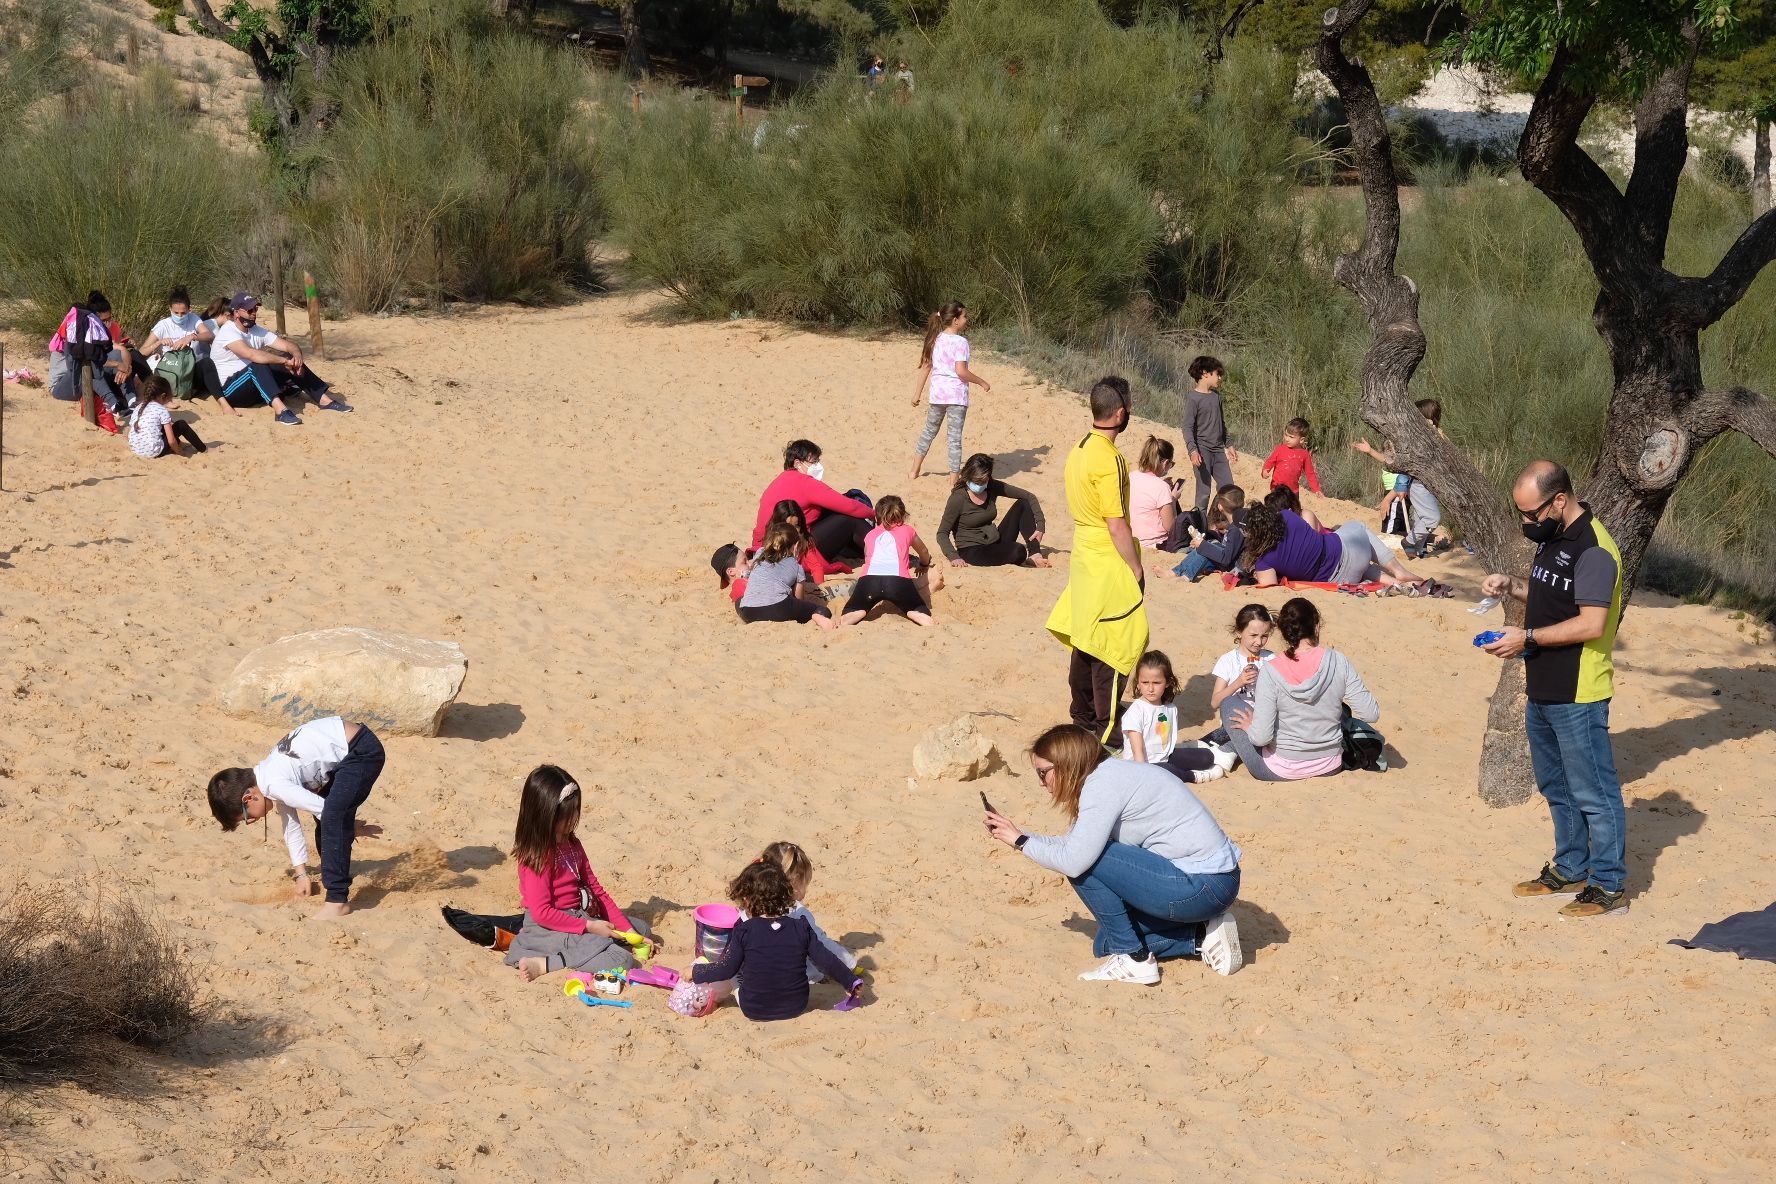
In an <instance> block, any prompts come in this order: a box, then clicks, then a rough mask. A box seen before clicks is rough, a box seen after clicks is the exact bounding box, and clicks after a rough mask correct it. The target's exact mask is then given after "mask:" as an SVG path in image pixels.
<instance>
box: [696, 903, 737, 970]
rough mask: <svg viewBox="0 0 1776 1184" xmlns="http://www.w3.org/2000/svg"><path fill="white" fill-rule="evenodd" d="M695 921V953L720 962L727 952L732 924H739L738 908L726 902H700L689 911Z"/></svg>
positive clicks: (731, 934)
mask: <svg viewBox="0 0 1776 1184" xmlns="http://www.w3.org/2000/svg"><path fill="white" fill-rule="evenodd" d="M691 917H692V919H693V920H695V921H696V922H697V953H698V954H699V955H700V956H702V957H704V958H707V959H709V960H710V961H711V962H720V961H721V960H722V955H723V954H725V953H727V952H728V939H729V938H731V937H732V936H733V935H734V926H736V925H738V924H740V910H739V909H737V908H734V907H733V906H732V905H726V904H700V905H698V906H697V907H696V908H695V909H694V910H692V912H691Z"/></svg>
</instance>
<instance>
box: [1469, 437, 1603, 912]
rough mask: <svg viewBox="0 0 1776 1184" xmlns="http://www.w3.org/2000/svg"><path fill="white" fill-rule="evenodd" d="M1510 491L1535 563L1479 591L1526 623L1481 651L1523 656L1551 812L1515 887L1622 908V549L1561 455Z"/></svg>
mask: <svg viewBox="0 0 1776 1184" xmlns="http://www.w3.org/2000/svg"><path fill="white" fill-rule="evenodd" d="M1511 496H1512V498H1513V499H1514V500H1515V501H1516V503H1517V514H1518V516H1519V518H1521V520H1522V521H1521V526H1522V528H1523V536H1524V537H1525V538H1527V539H1528V540H1529V541H1530V542H1532V543H1534V544H1535V545H1536V554H1535V562H1534V564H1533V565H1532V566H1531V567H1530V571H1529V579H1527V580H1520V579H1516V578H1515V577H1512V576H1506V575H1498V574H1493V575H1489V576H1487V577H1486V582H1485V584H1484V585H1483V587H1484V590H1485V592H1486V595H1488V596H1514V597H1516V598H1517V599H1518V600H1521V601H1523V602H1524V604H1525V606H1526V608H1525V610H1524V615H1523V624H1524V627H1523V628H1522V629H1516V628H1507V629H1506V630H1504V636H1503V637H1501V638H1500V639H1499V640H1498V641H1495V642H1493V643H1492V644H1491V645H1489V646H1487V647H1486V652H1487V653H1489V654H1493V655H1494V656H1496V657H1500V658H1515V657H1517V656H1518V655H1519V654H1521V655H1522V656H1523V663H1524V667H1523V669H1524V681H1525V684H1526V691H1527V693H1528V696H1529V702H1528V704H1527V705H1526V706H1525V708H1524V728H1525V730H1526V731H1527V732H1528V733H1529V755H1530V760H1531V762H1532V763H1533V764H1534V765H1535V778H1536V788H1538V789H1540V790H1541V791H1542V796H1544V797H1546V798H1547V799H1548V812H1549V813H1550V814H1551V815H1552V816H1553V819H1554V858H1553V859H1552V860H1551V861H1549V862H1548V863H1546V864H1544V865H1543V867H1542V874H1541V875H1539V876H1537V877H1536V878H1535V879H1533V880H1526V881H1524V882H1523V883H1521V884H1519V885H1517V888H1516V893H1517V895H1518V896H1553V895H1566V894H1572V893H1576V894H1577V895H1576V897H1575V898H1574V899H1573V900H1572V901H1571V902H1570V903H1568V904H1567V905H1566V906H1565V907H1564V908H1562V909H1561V910H1560V912H1561V915H1563V916H1567V917H1601V916H1603V915H1605V914H1607V913H1615V912H1620V911H1621V910H1623V909H1626V908H1627V907H1628V897H1627V892H1626V887H1625V885H1626V880H1627V874H1628V869H1627V853H1626V846H1627V832H1628V817H1627V813H1626V812H1625V811H1624V810H1623V808H1622V782H1621V779H1620V778H1619V777H1617V776H1616V761H1615V755H1614V753H1612V751H1611V750H1610V738H1609V705H1610V698H1611V696H1612V695H1613V694H1614V693H1615V685H1614V673H1615V671H1614V666H1613V665H1612V663H1611V661H1610V649H1611V647H1612V646H1613V645H1614V644H1615V640H1616V626H1617V624H1618V623H1619V622H1620V621H1621V619H1622V555H1621V552H1620V551H1618V550H1617V549H1616V541H1615V540H1614V539H1612V538H1611V537H1610V534H1609V531H1607V530H1605V529H1604V528H1603V523H1601V522H1599V521H1597V520H1596V519H1595V518H1593V517H1592V516H1591V508H1590V507H1589V506H1586V505H1583V504H1581V503H1580V501H1579V499H1578V498H1577V497H1576V496H1574V494H1573V487H1572V477H1571V476H1570V475H1569V474H1568V473H1567V471H1566V470H1565V469H1564V468H1562V467H1561V466H1560V465H1557V464H1555V463H1553V462H1552V461H1546V460H1538V461H1536V462H1534V463H1533V464H1531V465H1530V466H1529V467H1528V468H1526V469H1524V470H1523V472H1522V474H1521V475H1519V476H1518V478H1517V484H1516V486H1515V487H1514V488H1513V489H1512V492H1511Z"/></svg>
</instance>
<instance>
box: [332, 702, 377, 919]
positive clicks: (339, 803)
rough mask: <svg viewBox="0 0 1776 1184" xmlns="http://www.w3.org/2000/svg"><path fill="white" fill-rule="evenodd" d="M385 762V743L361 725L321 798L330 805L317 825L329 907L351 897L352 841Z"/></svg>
mask: <svg viewBox="0 0 1776 1184" xmlns="http://www.w3.org/2000/svg"><path fill="white" fill-rule="evenodd" d="M385 759H386V758H385V756H384V754H383V751H382V741H380V740H378V739H377V738H376V733H375V732H372V731H371V730H370V729H369V728H367V727H365V726H364V725H363V724H359V725H358V734H357V735H356V736H353V737H352V742H351V744H350V745H349V746H348V747H347V748H346V750H345V759H344V760H342V761H340V762H339V767H338V768H336V769H334V770H333V784H332V785H330V786H328V787H327V792H326V793H324V794H322V795H321V796H322V797H324V798H325V799H326V800H327V805H326V808H325V809H323V810H322V811H321V816H320V818H319V819H318V820H317V821H316V822H315V840H316V843H317V845H318V846H319V847H320V849H321V887H322V888H325V889H326V890H327V903H328V904H344V903H345V902H346V900H347V899H348V898H349V897H350V896H351V882H352V874H351V854H352V839H354V838H356V837H357V830H358V807H359V806H361V805H363V804H364V799H365V798H367V797H369V796H370V790H371V787H373V786H374V785H375V784H376V779H377V778H378V777H380V776H382V766H383V762H384V760H385Z"/></svg>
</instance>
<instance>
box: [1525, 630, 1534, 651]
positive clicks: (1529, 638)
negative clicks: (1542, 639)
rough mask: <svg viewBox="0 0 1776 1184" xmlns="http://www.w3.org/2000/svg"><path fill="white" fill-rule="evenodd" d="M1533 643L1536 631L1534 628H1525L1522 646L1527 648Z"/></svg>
mask: <svg viewBox="0 0 1776 1184" xmlns="http://www.w3.org/2000/svg"><path fill="white" fill-rule="evenodd" d="M1535 643H1536V631H1535V630H1534V629H1525V630H1524V631H1523V648H1524V649H1528V648H1529V647H1530V646H1532V645H1534V644H1535Z"/></svg>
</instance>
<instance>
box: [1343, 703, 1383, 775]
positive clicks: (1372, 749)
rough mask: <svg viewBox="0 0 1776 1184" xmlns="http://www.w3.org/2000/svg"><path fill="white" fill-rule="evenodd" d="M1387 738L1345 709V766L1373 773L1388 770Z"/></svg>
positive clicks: (1347, 769) (1346, 769) (1349, 768)
mask: <svg viewBox="0 0 1776 1184" xmlns="http://www.w3.org/2000/svg"><path fill="white" fill-rule="evenodd" d="M1386 748H1387V740H1386V738H1385V737H1383V736H1382V734H1381V733H1380V732H1378V731H1376V730H1375V729H1374V728H1372V727H1370V726H1369V725H1368V724H1366V723H1364V722H1363V721H1362V720H1360V719H1358V718H1357V717H1356V716H1354V715H1352V714H1351V713H1350V708H1348V707H1346V708H1345V709H1344V768H1345V771H1346V772H1349V771H1350V770H1352V769H1366V770H1368V771H1369V772H1371V773H1385V772H1387V767H1388V766H1387V756H1386V755H1385V750H1386Z"/></svg>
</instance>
